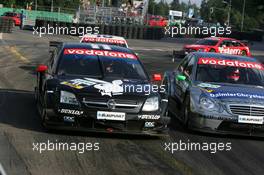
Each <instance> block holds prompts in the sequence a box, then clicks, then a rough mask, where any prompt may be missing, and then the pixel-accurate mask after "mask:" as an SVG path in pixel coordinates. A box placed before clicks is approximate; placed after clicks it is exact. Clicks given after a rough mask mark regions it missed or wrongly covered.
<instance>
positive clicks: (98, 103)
mask: <svg viewBox="0 0 264 175" xmlns="http://www.w3.org/2000/svg"><path fill="white" fill-rule="evenodd" d="M109 100H114V102H115V105H114V106H115V107H114V109H110V108H109V106H108V101H109ZM82 102H83V104H85V106H86V107H88V108H93V109H104V110H109V109H110V110H114V111H124V112H132V113H138V112H139V110H140V108H141V105H142V103H140V102H138V101H135V100H126V99H115V98H113V99H109V98H94V99H93V98H83V100H82Z"/></svg>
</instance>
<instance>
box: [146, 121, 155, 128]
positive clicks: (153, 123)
mask: <svg viewBox="0 0 264 175" xmlns="http://www.w3.org/2000/svg"><path fill="white" fill-rule="evenodd" d="M153 127H155V122H145V128H153Z"/></svg>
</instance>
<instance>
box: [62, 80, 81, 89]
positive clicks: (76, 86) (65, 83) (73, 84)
mask: <svg viewBox="0 0 264 175" xmlns="http://www.w3.org/2000/svg"><path fill="white" fill-rule="evenodd" d="M61 84H63V85H67V86H70V87H72V88H75V89H83V88H84V87H83V86H80V85H77V84H75V83H69V82H66V81H64V82H61Z"/></svg>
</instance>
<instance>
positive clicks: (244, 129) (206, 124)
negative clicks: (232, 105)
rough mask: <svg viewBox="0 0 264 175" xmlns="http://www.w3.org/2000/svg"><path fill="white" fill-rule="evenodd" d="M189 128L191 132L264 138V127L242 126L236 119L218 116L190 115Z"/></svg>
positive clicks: (255, 125) (254, 125)
mask: <svg viewBox="0 0 264 175" xmlns="http://www.w3.org/2000/svg"><path fill="white" fill-rule="evenodd" d="M190 116H191V117H190V118H189V128H190V129H191V130H196V131H201V132H208V133H218V134H229V135H244V136H256V137H263V136H264V125H263V124H262V125H257V124H244V123H239V122H238V117H236V116H233V117H230V118H224V117H219V116H206V115H204V114H198V113H193V112H192V113H191V115H190Z"/></svg>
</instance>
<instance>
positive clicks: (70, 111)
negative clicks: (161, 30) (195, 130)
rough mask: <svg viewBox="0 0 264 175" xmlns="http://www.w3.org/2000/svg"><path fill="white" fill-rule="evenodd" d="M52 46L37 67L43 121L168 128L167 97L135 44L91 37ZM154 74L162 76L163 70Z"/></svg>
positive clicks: (52, 125)
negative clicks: (97, 40) (110, 42)
mask: <svg viewBox="0 0 264 175" xmlns="http://www.w3.org/2000/svg"><path fill="white" fill-rule="evenodd" d="M50 47H51V58H50V60H49V63H48V65H40V66H39V67H38V68H37V87H36V90H35V91H36V100H37V106H38V109H39V112H40V115H41V119H42V124H43V126H44V127H46V128H48V129H66V130H68V129H69V130H80V131H95V132H111V133H131V134H146V135H163V134H166V130H167V129H166V127H167V123H168V122H169V120H168V119H169V118H168V117H165V116H164V112H165V111H164V110H163V109H164V108H163V106H166V103H167V102H166V100H163V101H162V99H161V96H160V95H159V92H158V91H154V90H157V89H154V90H153V88H152V87H153V86H154V85H153V84H151V81H150V79H149V77H148V75H147V74H146V71H145V70H144V68H143V65H142V64H141V62H140V60H139V59H138V57H137V56H136V55H135V54H134V53H133V52H132V51H131V50H129V49H127V48H123V47H118V46H110V45H102V44H87V43H59V42H58V43H57V42H51V43H50ZM153 77H154V81H155V80H156V81H158V80H159V81H161V76H160V75H159V74H154V76H153ZM143 89H144V90H147V91H144V90H143Z"/></svg>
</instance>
